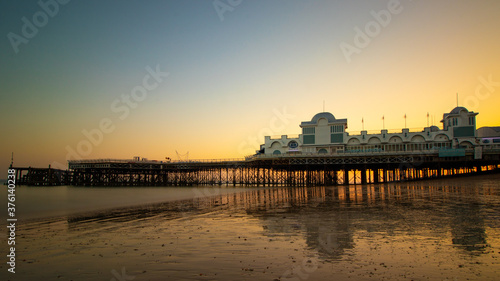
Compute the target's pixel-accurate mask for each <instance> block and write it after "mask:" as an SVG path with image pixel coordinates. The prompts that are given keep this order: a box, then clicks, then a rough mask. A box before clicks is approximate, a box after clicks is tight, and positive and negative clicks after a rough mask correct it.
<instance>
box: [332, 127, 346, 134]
mask: <svg viewBox="0 0 500 281" xmlns="http://www.w3.org/2000/svg"><path fill="white" fill-rule="evenodd" d="M343 132H344V125H333V126H330V133H343Z"/></svg>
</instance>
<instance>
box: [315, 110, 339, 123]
mask: <svg viewBox="0 0 500 281" xmlns="http://www.w3.org/2000/svg"><path fill="white" fill-rule="evenodd" d="M321 118H326V120H328V122H329V123H330V122H335V120H336V119H335V116H333V114H331V113H330V112H320V113H318V114H316V115H314V117H313V118H312V119H311V122H314V123H318V120H319V119H321Z"/></svg>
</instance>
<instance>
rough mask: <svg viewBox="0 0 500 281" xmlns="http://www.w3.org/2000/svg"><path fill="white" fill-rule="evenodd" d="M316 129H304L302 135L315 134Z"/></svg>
mask: <svg viewBox="0 0 500 281" xmlns="http://www.w3.org/2000/svg"><path fill="white" fill-rule="evenodd" d="M315 129H316V128H314V127H309V128H302V134H304V135H306V134H314V132H315Z"/></svg>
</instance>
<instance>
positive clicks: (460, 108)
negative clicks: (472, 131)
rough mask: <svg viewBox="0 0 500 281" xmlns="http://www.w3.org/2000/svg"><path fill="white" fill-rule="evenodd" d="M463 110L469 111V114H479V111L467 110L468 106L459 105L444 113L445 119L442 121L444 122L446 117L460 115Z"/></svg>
mask: <svg viewBox="0 0 500 281" xmlns="http://www.w3.org/2000/svg"><path fill="white" fill-rule="evenodd" d="M462 111H465V113H467V115H469V116H476V115H477V114H478V113H475V112H474V111H469V110H467V108H465V107H463V106H457V107H455V108H453V109H452V110H451V111H450V113H445V114H443V120H441V122H444V119H446V118H447V117H448V116H457V115H460V112H462Z"/></svg>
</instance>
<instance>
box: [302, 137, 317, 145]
mask: <svg viewBox="0 0 500 281" xmlns="http://www.w3.org/2000/svg"><path fill="white" fill-rule="evenodd" d="M315 142H316V139H315V137H314V135H305V136H304V144H314V143H315Z"/></svg>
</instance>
